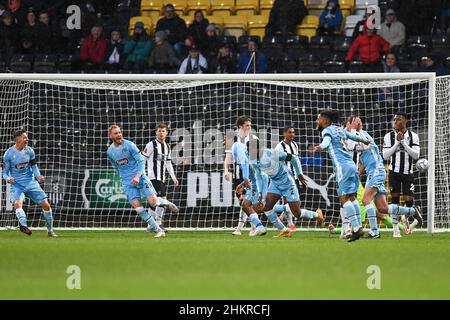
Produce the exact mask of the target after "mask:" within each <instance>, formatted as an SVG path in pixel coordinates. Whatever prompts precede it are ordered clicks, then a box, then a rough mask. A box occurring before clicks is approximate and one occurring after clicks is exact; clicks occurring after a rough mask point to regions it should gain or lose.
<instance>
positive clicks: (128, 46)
mask: <svg viewBox="0 0 450 320" xmlns="http://www.w3.org/2000/svg"><path fill="white" fill-rule="evenodd" d="M152 48H153V41H152V40H151V39H150V37H149V36H148V35H147V32H146V31H145V26H144V23H142V22H141V21H137V22H136V23H135V25H134V33H133V36H132V37H131V38H130V39H128V40H127V41H126V42H125V48H124V53H125V55H126V56H127V58H126V61H125V69H126V70H129V71H135V72H138V73H143V72H144V70H145V68H146V67H147V62H148V57H149V56H150V52H151V50H152Z"/></svg>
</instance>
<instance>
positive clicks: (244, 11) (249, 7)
mask: <svg viewBox="0 0 450 320" xmlns="http://www.w3.org/2000/svg"><path fill="white" fill-rule="evenodd" d="M235 12H236V14H237V15H240V16H252V15H254V14H256V13H257V12H259V2H258V0H236V8H235Z"/></svg>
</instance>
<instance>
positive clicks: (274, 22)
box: [266, 0, 308, 35]
mask: <svg viewBox="0 0 450 320" xmlns="http://www.w3.org/2000/svg"><path fill="white" fill-rule="evenodd" d="M307 14H308V9H306V7H305V4H304V2H303V0H275V2H274V4H273V7H272V10H270V16H269V23H268V24H267V26H266V35H274V34H283V35H286V34H295V32H296V29H297V25H299V24H300V23H301V22H302V20H303V18H304V17H305V16H306V15H307Z"/></svg>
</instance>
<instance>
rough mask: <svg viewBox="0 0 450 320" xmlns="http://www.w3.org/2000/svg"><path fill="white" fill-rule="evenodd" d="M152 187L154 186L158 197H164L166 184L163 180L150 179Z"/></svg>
mask: <svg viewBox="0 0 450 320" xmlns="http://www.w3.org/2000/svg"><path fill="white" fill-rule="evenodd" d="M152 185H153V188H155V191H156V195H157V196H158V197H165V196H166V195H167V193H166V185H165V183H164V182H162V181H159V180H156V179H155V180H152Z"/></svg>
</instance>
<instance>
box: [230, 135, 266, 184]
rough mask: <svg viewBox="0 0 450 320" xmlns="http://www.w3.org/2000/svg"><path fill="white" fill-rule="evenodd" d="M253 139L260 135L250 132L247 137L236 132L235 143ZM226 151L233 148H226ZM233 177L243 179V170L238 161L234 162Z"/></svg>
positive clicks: (245, 142)
mask: <svg viewBox="0 0 450 320" xmlns="http://www.w3.org/2000/svg"><path fill="white" fill-rule="evenodd" d="M251 139H253V140H258V137H257V136H255V135H254V134H251V135H250V134H249V135H247V136H245V137H240V136H239V135H238V134H236V135H235V136H234V140H233V143H236V142H240V143H243V144H247V142H249V141H250V140H251ZM226 152H229V153H231V148H230V150H226ZM233 179H242V170H241V168H240V166H239V165H238V164H237V163H236V162H234V163H233Z"/></svg>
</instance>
